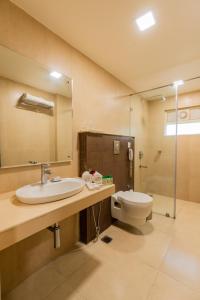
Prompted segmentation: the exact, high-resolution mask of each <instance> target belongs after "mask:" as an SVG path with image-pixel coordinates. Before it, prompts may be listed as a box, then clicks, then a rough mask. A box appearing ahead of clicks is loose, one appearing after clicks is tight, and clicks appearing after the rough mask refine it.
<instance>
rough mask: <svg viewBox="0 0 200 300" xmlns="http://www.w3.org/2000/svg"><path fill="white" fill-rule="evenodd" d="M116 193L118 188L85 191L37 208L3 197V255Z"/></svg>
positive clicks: (0, 229) (12, 194)
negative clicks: (8, 248) (55, 224)
mask: <svg viewBox="0 0 200 300" xmlns="http://www.w3.org/2000/svg"><path fill="white" fill-rule="evenodd" d="M114 192H115V185H114V184H112V185H105V186H102V187H101V189H99V190H94V191H89V190H88V189H87V188H86V187H84V189H83V191H82V192H80V193H78V194H76V195H74V196H72V197H69V198H66V199H63V200H59V201H55V202H50V203H45V204H35V205H30V204H24V203H21V202H19V201H18V200H17V199H16V196H15V192H9V193H4V194H0V251H1V250H3V249H5V248H7V247H9V246H11V245H13V244H15V243H17V242H18V241H21V240H23V239H24V238H26V237H28V236H30V235H32V234H34V233H36V232H38V231H40V230H42V229H45V228H47V227H48V226H50V225H53V224H54V223H56V222H59V221H61V220H64V219H66V218H68V217H70V216H72V215H74V214H76V213H78V212H79V211H81V210H83V209H85V208H87V207H89V206H91V205H93V204H95V203H97V202H99V201H102V200H104V199H106V198H107V197H110V196H111V195H112V194H113V193H114Z"/></svg>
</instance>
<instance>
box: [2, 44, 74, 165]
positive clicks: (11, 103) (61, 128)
mask: <svg viewBox="0 0 200 300" xmlns="http://www.w3.org/2000/svg"><path fill="white" fill-rule="evenodd" d="M72 117H73V111H72V80H71V79H70V78H68V77H66V76H64V75H63V74H60V73H58V72H56V71H53V70H47V69H45V68H44V67H42V66H41V65H39V64H38V63H36V62H35V61H33V60H31V59H29V58H27V57H24V56H22V55H20V54H19V53H16V52H13V51H11V50H10V49H8V48H5V47H3V46H0V166H1V168H5V167H13V166H24V165H33V164H37V163H41V162H65V161H71V160H72Z"/></svg>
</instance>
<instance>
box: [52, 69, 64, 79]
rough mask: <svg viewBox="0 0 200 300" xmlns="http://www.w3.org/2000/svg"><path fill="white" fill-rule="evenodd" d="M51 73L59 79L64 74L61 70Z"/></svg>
mask: <svg viewBox="0 0 200 300" xmlns="http://www.w3.org/2000/svg"><path fill="white" fill-rule="evenodd" d="M50 75H51V76H52V77H54V78H57V79H59V78H60V77H62V74H61V73H59V72H56V71H53V72H51V73H50Z"/></svg>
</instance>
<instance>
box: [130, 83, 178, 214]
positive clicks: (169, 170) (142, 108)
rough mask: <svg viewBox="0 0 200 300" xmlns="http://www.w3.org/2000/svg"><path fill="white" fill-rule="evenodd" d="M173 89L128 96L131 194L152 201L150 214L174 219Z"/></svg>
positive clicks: (175, 103)
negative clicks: (131, 139) (132, 162)
mask: <svg viewBox="0 0 200 300" xmlns="http://www.w3.org/2000/svg"><path fill="white" fill-rule="evenodd" d="M176 92H177V89H176V88H175V87H174V86H173V85H171V86H166V87H162V88H158V89H153V90H149V91H145V92H140V93H137V94H134V95H132V96H130V111H131V118H130V135H131V136H134V137H135V179H134V190H135V191H138V192H143V193H147V194H149V195H152V197H153V200H154V201H153V212H154V213H158V214H162V215H165V216H167V217H172V218H173V217H175V215H176V155H177V152H176V147H177V139H176V131H177V125H176V121H177V100H178V98H177V94H176Z"/></svg>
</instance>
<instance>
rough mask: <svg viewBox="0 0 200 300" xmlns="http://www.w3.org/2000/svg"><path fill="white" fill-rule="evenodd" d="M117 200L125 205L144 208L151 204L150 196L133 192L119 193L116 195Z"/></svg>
mask: <svg viewBox="0 0 200 300" xmlns="http://www.w3.org/2000/svg"><path fill="white" fill-rule="evenodd" d="M117 198H118V200H119V201H120V200H121V201H122V202H124V203H125V204H129V205H136V206H137V205H138V206H146V205H149V204H150V203H152V202H153V198H152V197H151V196H149V195H147V194H144V193H139V192H134V191H126V192H122V191H120V192H118V193H117Z"/></svg>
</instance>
